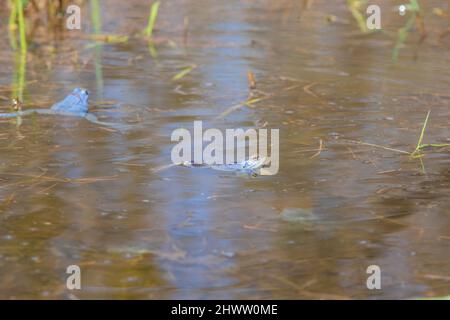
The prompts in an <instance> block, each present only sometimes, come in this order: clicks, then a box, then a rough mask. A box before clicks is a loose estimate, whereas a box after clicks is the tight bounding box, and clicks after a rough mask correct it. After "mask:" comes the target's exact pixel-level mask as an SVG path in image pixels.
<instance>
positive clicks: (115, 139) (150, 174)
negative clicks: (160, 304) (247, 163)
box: [0, 0, 450, 299]
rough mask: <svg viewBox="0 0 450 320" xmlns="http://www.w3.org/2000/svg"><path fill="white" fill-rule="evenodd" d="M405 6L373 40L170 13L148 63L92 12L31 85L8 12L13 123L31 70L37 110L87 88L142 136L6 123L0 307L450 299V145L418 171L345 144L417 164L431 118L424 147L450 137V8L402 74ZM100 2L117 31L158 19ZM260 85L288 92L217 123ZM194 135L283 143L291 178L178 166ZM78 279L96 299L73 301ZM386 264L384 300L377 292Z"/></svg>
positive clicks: (5, 79) (244, 11)
mask: <svg viewBox="0 0 450 320" xmlns="http://www.w3.org/2000/svg"><path fill="white" fill-rule="evenodd" d="M1 3H2V5H5V4H4V1H2V2H1ZM395 4H398V3H396V2H395V1H388V2H386V3H385V6H384V7H383V8H382V9H383V16H382V23H386V24H387V25H389V26H390V28H391V31H392V32H391V33H375V34H371V35H367V36H363V35H361V34H360V32H359V30H358V28H357V25H356V23H355V22H354V21H353V18H352V17H351V15H350V14H349V13H348V10H347V8H346V6H345V1H333V2H331V1H314V2H313V3H312V6H311V7H309V8H306V6H305V7H303V6H302V3H301V1H280V2H278V1H276V2H270V1H203V0H202V1H184V0H182V1H181V0H180V1H164V3H163V4H162V5H161V7H160V12H159V15H158V20H157V23H156V30H155V32H154V33H155V39H157V40H158V41H155V42H156V44H155V46H154V48H150V50H149V46H148V44H147V42H145V41H143V40H142V39H141V38H139V37H131V38H130V39H129V40H128V41H126V42H118V43H111V42H96V41H93V40H92V39H90V38H89V37H87V36H88V35H89V34H91V33H92V32H93V31H92V30H93V28H92V26H91V23H90V6H89V5H84V6H82V19H84V20H82V29H81V30H63V31H61V30H60V31H52V32H51V33H47V31H46V30H41V29H39V28H36V30H35V35H34V38H33V40H31V41H30V43H29V49H28V51H29V52H28V54H27V59H26V67H25V72H22V73H21V72H20V59H19V58H18V56H17V54H16V53H15V52H14V51H13V50H11V48H10V44H9V40H8V37H7V28H8V25H7V22H6V19H5V18H7V16H8V12H7V11H6V10H2V12H1V13H0V30H1V33H2V34H3V35H4V36H2V38H1V43H0V49H1V54H0V65H1V68H0V107H1V111H2V112H10V111H11V108H10V105H11V103H10V101H11V97H12V95H13V94H14V93H13V91H14V85H15V84H14V83H15V82H17V77H19V78H20V76H21V75H22V77H23V78H24V91H23V103H24V108H35V107H42V108H46V107H49V106H50V105H51V104H52V103H54V102H56V101H58V100H60V99H62V98H63V97H64V96H65V95H67V94H68V93H69V92H70V91H71V90H72V89H73V88H74V87H77V86H81V87H85V88H87V89H88V90H89V92H90V94H91V100H90V104H91V106H90V107H91V110H92V112H95V113H96V114H97V115H98V116H99V118H101V120H105V121H110V122H118V123H126V124H128V125H129V129H127V130H126V131H125V132H117V131H114V130H111V129H108V128H104V127H101V126H97V125H95V124H92V123H90V122H88V121H85V120H83V119H67V118H64V117H45V116H42V117H41V116H31V117H28V118H23V119H22V120H21V121H18V120H10V119H9V120H1V122H0V128H1V131H0V150H1V151H0V152H1V156H0V219H1V223H0V278H1V280H0V298H5V299H19V298H37V299H56V298H64V299H76V298H79V299H93V298H119V299H124V298H138V299H153V298H162V299H170V298H176V299H187V298H190V299H229V298H232V299H260V298H264V299H327V298H332V299H333V298H337V299H351V298H353V299H355V298H356V299H361V298H367V299H372V298H374V299H375V298H402V299H406V298H416V297H433V296H443V295H448V294H449V292H450V282H449V281H450V278H449V277H450V275H449V268H450V255H449V252H450V251H449V249H450V215H449V207H450V200H449V190H450V171H449V169H450V154H449V149H448V148H447V149H446V148H433V149H431V150H426V151H425V155H424V156H423V157H422V158H414V159H413V158H411V157H410V156H408V155H407V154H402V153H399V152H396V151H392V150H387V149H383V148H379V147H373V146H370V145H367V144H356V143H353V144H352V143H347V142H346V141H348V140H352V141H363V142H365V143H371V144H376V145H381V146H386V147H389V148H394V149H400V150H405V151H413V150H414V148H415V146H416V143H417V140H418V138H419V135H420V132H421V129H422V125H423V122H424V119H425V116H426V114H427V112H428V110H431V115H430V118H429V121H428V124H427V128H426V133H425V137H424V143H449V142H450V140H449V139H450V134H449V126H450V92H449V90H448V89H449V85H450V68H449V65H450V54H449V50H450V44H449V42H448V41H447V42H446V39H445V38H444V39H438V36H437V34H439V30H444V29H445V28H448V20H445V19H439V17H437V16H435V15H433V14H432V13H431V10H432V8H433V7H441V8H442V9H444V10H449V9H450V8H449V7H448V3H445V2H444V1H427V3H426V4H423V12H425V15H424V20H425V23H426V26H427V30H428V33H429V35H428V37H427V39H426V40H425V41H424V42H423V43H419V36H418V34H417V33H415V32H413V33H412V34H411V35H410V37H409V39H408V41H407V42H406V44H405V45H404V46H403V47H402V48H401V50H400V53H399V59H398V61H396V62H394V61H393V60H392V48H393V47H394V45H395V32H396V30H397V29H398V28H400V27H401V26H402V25H403V24H404V23H405V21H406V20H405V19H406V18H404V17H401V16H399V15H398V14H397V13H396V12H395V7H394V5H395ZM100 5H101V18H102V26H101V28H102V30H101V31H102V33H104V34H116V35H130V34H134V33H136V32H138V31H140V30H142V28H144V27H145V25H146V23H147V13H148V10H149V3H147V2H146V1H142V2H140V1H118V0H114V1H100ZM2 8H3V7H2ZM5 8H6V7H5ZM330 17H334V18H330ZM190 66H191V67H193V68H192V71H191V72H189V73H188V74H186V75H184V76H182V77H180V78H179V79H175V80H174V79H173V77H174V76H175V75H177V74H179V72H180V71H182V70H186V68H188V67H190ZM22 71H23V70H22ZM248 71H251V72H252V73H253V75H254V78H255V80H256V88H257V90H253V91H254V92H253V94H254V95H255V96H256V97H263V96H266V95H273V96H270V98H268V99H264V100H261V101H260V102H258V103H254V104H252V105H251V106H245V105H244V106H242V107H239V108H235V109H233V111H232V112H230V113H229V114H227V115H226V116H224V117H218V116H219V115H221V114H222V113H223V112H225V111H227V110H229V108H230V107H232V106H235V105H238V104H240V103H242V102H243V101H246V100H247V99H248V97H249V85H248V81H247V72H248ZM194 120H202V121H203V125H204V127H205V128H206V127H210V128H219V129H221V130H222V129H223V130H225V129H226V128H262V127H264V128H268V129H270V128H277V129H279V130H280V169H279V172H278V174H276V175H273V176H257V177H251V176H248V177H246V176H237V175H234V174H230V173H226V172H220V171H215V170H209V169H207V168H205V169H202V168H186V167H179V166H170V164H171V159H170V153H171V149H172V147H173V146H174V143H173V142H171V141H170V136H171V133H172V131H173V130H174V129H176V128H186V129H188V130H192V128H193V121H194ZM320 145H322V146H321V147H320V148H319V146H320ZM156 168H163V169H162V170H155V169H156ZM69 265H78V266H79V267H80V268H81V285H82V289H81V290H68V289H67V288H66V279H67V277H68V274H67V273H66V268H67V267H68V266H69ZM370 265H378V266H379V267H380V268H381V272H382V288H381V290H369V289H368V288H367V287H366V279H367V277H368V276H369V274H367V273H366V269H367V267H368V266H370Z"/></svg>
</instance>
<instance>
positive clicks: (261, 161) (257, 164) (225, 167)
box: [181, 156, 267, 176]
mask: <svg viewBox="0 0 450 320" xmlns="http://www.w3.org/2000/svg"><path fill="white" fill-rule="evenodd" d="M266 162H267V158H265V157H262V158H259V157H257V156H253V157H250V158H249V159H248V160H244V161H241V162H234V163H229V164H204V163H201V164H197V163H194V162H192V161H185V162H183V163H182V164H181V165H182V166H185V167H204V168H211V169H214V170H219V171H231V172H235V173H238V174H248V175H251V176H257V175H259V174H260V169H261V168H263V167H264V165H266Z"/></svg>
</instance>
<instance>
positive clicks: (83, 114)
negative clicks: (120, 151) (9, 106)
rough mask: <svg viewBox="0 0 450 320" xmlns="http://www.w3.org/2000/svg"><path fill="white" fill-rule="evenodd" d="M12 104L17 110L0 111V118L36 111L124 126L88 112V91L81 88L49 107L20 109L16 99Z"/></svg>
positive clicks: (19, 115) (120, 127)
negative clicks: (103, 119) (104, 120)
mask: <svg viewBox="0 0 450 320" xmlns="http://www.w3.org/2000/svg"><path fill="white" fill-rule="evenodd" d="M14 106H15V109H16V110H17V111H16V112H12V113H0V119H1V118H17V117H22V116H27V115H30V114H35V113H36V114H44V115H59V116H69V117H79V118H85V119H86V120H88V121H90V122H92V123H95V124H98V125H102V126H108V127H113V128H115V129H123V128H125V126H124V125H120V124H116V123H109V122H102V121H99V120H98V119H97V117H96V116H95V115H94V114H92V113H90V112H89V92H88V91H87V90H86V89H82V88H75V89H74V90H73V91H72V92H71V93H70V94H69V95H68V96H67V97H65V98H64V100H62V101H59V102H57V103H55V104H54V105H53V106H52V107H51V108H50V109H30V110H25V111H22V108H21V106H20V103H19V102H18V100H17V99H14Z"/></svg>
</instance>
